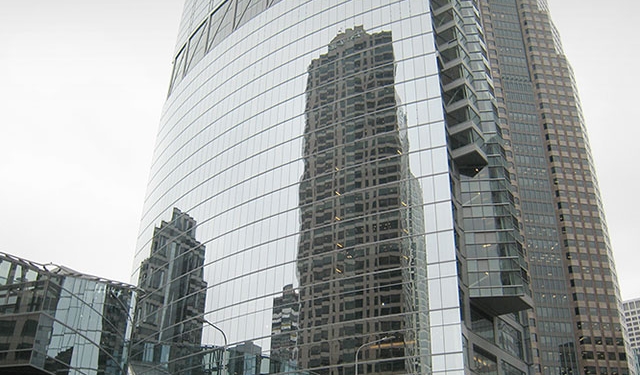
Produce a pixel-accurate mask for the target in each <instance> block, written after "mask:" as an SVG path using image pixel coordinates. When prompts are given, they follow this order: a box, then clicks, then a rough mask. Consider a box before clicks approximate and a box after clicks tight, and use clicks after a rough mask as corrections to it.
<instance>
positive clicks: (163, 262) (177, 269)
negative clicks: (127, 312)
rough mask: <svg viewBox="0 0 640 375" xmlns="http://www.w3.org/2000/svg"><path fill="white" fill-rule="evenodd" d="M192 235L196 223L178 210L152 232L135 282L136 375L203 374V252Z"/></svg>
mask: <svg viewBox="0 0 640 375" xmlns="http://www.w3.org/2000/svg"><path fill="white" fill-rule="evenodd" d="M195 232H196V221H195V220H194V219H193V218H192V217H190V216H189V215H187V214H185V213H183V212H181V211H180V210H179V209H177V208H174V209H173V214H172V216H171V221H170V222H162V224H161V225H160V226H159V227H157V228H155V230H154V235H153V242H152V246H151V254H150V256H149V257H148V258H147V259H145V260H144V261H143V262H142V265H141V272H140V277H139V279H138V288H139V289H140V293H139V295H138V298H137V301H136V312H135V321H136V326H135V330H134V333H133V337H132V345H131V359H132V362H131V365H132V368H133V370H134V371H135V372H136V373H145V372H146V371H149V372H151V373H156V372H158V373H162V372H164V371H166V372H167V373H169V374H176V373H180V374H185V375H190V374H193V375H197V374H203V355H204V353H203V350H204V349H203V348H201V342H202V328H203V324H204V321H203V314H204V304H205V297H206V295H205V291H206V288H207V283H206V282H205V281H204V279H203V276H204V275H203V270H202V265H203V263H204V256H205V247H204V246H203V245H202V244H201V243H200V242H198V241H197V240H196V238H195Z"/></svg>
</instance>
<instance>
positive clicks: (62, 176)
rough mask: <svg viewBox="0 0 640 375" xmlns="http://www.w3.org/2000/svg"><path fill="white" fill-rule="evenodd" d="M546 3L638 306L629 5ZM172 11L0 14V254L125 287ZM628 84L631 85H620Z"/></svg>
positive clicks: (623, 273) (634, 52)
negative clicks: (51, 264) (573, 79)
mask: <svg viewBox="0 0 640 375" xmlns="http://www.w3.org/2000/svg"><path fill="white" fill-rule="evenodd" d="M602 4H603V3H602V1H595V0H549V7H550V9H551V15H552V19H553V20H554V22H555V24H556V26H557V27H558V29H559V31H560V35H561V37H562V41H563V46H564V50H565V53H566V55H567V56H568V58H569V61H570V62H571V65H572V66H573V68H574V72H575V75H576V80H577V83H578V87H579V90H580V96H581V99H582V105H583V109H584V113H585V117H586V119H587V128H588V129H589V138H590V142H591V148H592V152H593V155H594V158H595V165H596V169H597V172H598V179H599V183H600V188H601V193H602V197H603V202H604V207H605V212H606V215H607V222H608V227H609V233H610V236H611V240H612V244H613V249H614V254H615V258H616V263H617V270H618V276H619V279H620V285H621V290H622V297H623V299H630V298H638V297H640V272H637V265H638V262H639V260H640V255H638V254H639V252H638V250H639V246H638V244H637V240H636V235H635V234H636V231H638V232H640V199H635V196H636V194H637V193H636V191H635V186H640V176H638V175H636V174H634V173H629V168H630V167H629V166H630V165H634V164H635V162H636V161H637V160H640V147H638V141H637V140H638V139H640V126H638V124H637V122H638V120H637V119H638V116H636V115H635V113H634V108H636V107H638V106H639V103H638V100H637V99H636V98H637V94H636V91H637V88H640V74H639V73H637V66H638V58H640V56H639V53H640V52H639V51H640V45H639V44H640V38H638V32H637V30H636V29H635V28H636V26H637V24H638V23H639V21H640V19H639V18H640V2H637V1H635V0H609V1H608V2H607V3H606V6H603V5H602ZM182 5H183V0H135V1H131V0H57V1H55V2H54V1H51V0H21V1H10V0H0V228H1V229H0V252H5V253H9V254H13V255H16V256H19V257H23V258H26V259H29V260H33V261H36V262H40V263H49V262H54V263H57V264H63V265H65V266H67V267H70V268H73V269H75V270H78V271H81V272H84V273H88V274H93V275H98V276H101V277H105V278H110V279H114V280H119V281H123V282H129V281H130V279H129V278H130V272H131V266H132V261H133V252H134V249H135V244H136V237H137V233H138V227H139V222H140V217H141V213H142V202H143V200H144V195H145V189H146V184H147V178H148V172H149V168H150V165H151V157H152V152H153V147H154V142H155V135H156V131H157V127H158V123H159V119H160V114H161V111H162V106H163V104H164V101H165V99H166V94H167V88H168V83H169V78H170V74H171V60H172V57H173V53H174V46H175V38H176V35H177V30H178V24H179V21H180V17H181V13H182ZM634 71H636V72H634Z"/></svg>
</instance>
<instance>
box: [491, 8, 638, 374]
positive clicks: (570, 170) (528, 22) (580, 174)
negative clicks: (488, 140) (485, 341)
mask: <svg viewBox="0 0 640 375" xmlns="http://www.w3.org/2000/svg"><path fill="white" fill-rule="evenodd" d="M479 4H480V10H481V12H480V13H481V17H482V22H483V24H484V27H485V36H486V40H487V47H488V56H487V57H488V59H489V60H490V65H491V70H492V73H493V78H494V84H495V92H496V97H497V98H498V115H499V118H500V125H501V126H502V127H503V128H504V129H506V130H508V133H507V132H505V134H506V135H505V138H507V139H508V141H509V143H510V145H511V150H510V153H509V154H508V155H507V156H508V157H509V159H510V161H511V163H512V164H511V173H512V174H513V175H514V176H515V179H514V184H516V185H517V186H518V190H517V192H518V199H519V201H520V207H521V211H522V216H521V222H522V224H523V229H524V234H525V238H526V241H525V242H526V250H527V254H528V258H529V267H530V274H531V288H532V291H533V297H534V301H535V313H536V317H535V318H534V319H535V325H536V328H537V331H538V340H537V346H538V350H537V353H538V355H539V358H540V365H541V368H540V370H541V372H542V373H543V374H551V375H553V374H579V373H584V374H595V373H598V374H616V373H617V374H624V373H627V371H628V370H627V360H626V355H627V349H625V345H624V340H623V330H622V323H623V322H624V321H623V318H622V317H621V315H620V311H621V307H622V306H621V301H620V293H619V288H618V282H617V276H616V272H615V267H614V263H613V255H612V250H611V244H610V241H609V237H608V234H607V228H606V224H605V220H604V214H603V209H602V202H601V200H600V194H599V191H598V185H597V181H596V176H595V172H594V168H593V159H592V157H591V152H590V150H589V144H588V141H587V133H586V129H585V121H584V118H583V117H582V111H581V109H580V103H579V100H578V96H577V89H576V86H575V81H574V79H573V74H572V72H571V69H570V67H569V65H568V63H567V60H566V58H565V56H564V54H563V52H562V46H561V44H560V41H559V37H558V33H557V31H556V30H555V28H554V26H553V24H552V23H551V21H550V19H549V14H548V10H547V9H546V2H545V1H538V0H486V1H481V2H479ZM605 353H606V354H605Z"/></svg>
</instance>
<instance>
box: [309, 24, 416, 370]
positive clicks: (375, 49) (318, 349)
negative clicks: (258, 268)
mask: <svg viewBox="0 0 640 375" xmlns="http://www.w3.org/2000/svg"><path fill="white" fill-rule="evenodd" d="M392 41H393V39H392V36H391V32H380V33H373V34H368V33H367V32H366V31H365V30H364V29H363V28H362V27H356V28H354V29H347V30H345V32H344V33H341V34H338V35H337V36H336V37H335V38H334V39H333V40H332V41H331V42H330V43H329V46H328V50H329V51H328V53H326V54H323V55H321V56H320V57H319V58H318V59H315V60H313V62H312V63H311V65H310V66H309V74H308V80H307V90H306V100H307V106H306V112H305V118H306V127H305V132H304V134H305V144H304V161H305V169H304V174H303V176H302V181H301V183H300V216H301V228H300V229H301V231H300V247H299V252H298V274H299V283H300V322H299V333H298V364H299V366H300V368H303V369H309V370H311V371H314V372H318V373H321V374H322V373H327V374H329V373H330V374H349V373H353V371H354V370H355V369H354V368H351V369H349V368H346V369H345V368H343V366H342V364H344V363H355V355H356V351H357V349H358V348H359V347H360V346H361V345H363V344H365V343H367V342H371V341H376V340H381V339H383V338H385V337H388V339H387V340H384V342H381V343H380V344H379V345H377V346H372V347H368V348H363V351H362V358H360V361H361V363H362V364H363V366H362V369H360V373H362V374H366V373H371V372H373V373H380V374H382V373H394V372H396V373H397V372H401V371H406V372H408V373H414V372H419V371H417V370H418V369H420V368H421V367H424V370H427V369H428V340H424V342H422V343H417V342H416V341H415V339H416V337H417V336H418V335H417V333H416V325H415V324H412V323H413V322H414V321H416V320H419V318H418V317H417V316H416V314H417V308H415V306H416V304H418V303H419V302H418V300H417V297H419V296H420V297H422V298H424V301H423V302H422V303H424V305H425V306H426V303H427V301H426V290H424V289H423V290H422V291H421V292H422V293H423V294H420V293H418V291H417V290H416V279H421V280H426V274H425V271H426V268H425V267H424V265H423V266H422V267H417V266H416V264H418V263H420V262H422V263H423V264H424V260H425V259H426V249H425V247H424V241H420V240H419V239H418V238H420V236H416V237H413V235H415V234H416V233H422V232H421V231H419V230H417V229H418V228H414V227H413V226H412V225H414V224H415V223H418V222H423V221H424V218H423V217H415V218H410V217H409V216H410V215H411V210H412V209H415V207H421V203H422V202H421V197H420V192H419V191H418V192H416V194H414V196H415V197H417V199H419V200H418V201H413V199H412V198H414V196H412V193H411V187H413V186H414V185H412V182H413V179H414V178H413V176H412V175H411V172H410V170H409V168H408V163H407V161H406V156H404V154H405V153H406V152H408V145H407V144H406V143H407V140H406V134H405V132H406V129H404V128H401V127H403V126H404V125H405V124H404V122H403V121H402V120H403V116H402V113H401V111H400V109H399V107H398V104H399V103H397V97H396V91H395V82H394V79H395V60H394V53H393V44H392ZM422 323H423V324H425V325H426V322H424V321H423V322H422ZM405 336H406V337H405ZM406 346H411V347H412V348H411V349H406ZM409 352H410V353H411V356H409V355H408V353H409ZM405 360H407V364H405ZM408 363H411V364H413V365H414V366H416V368H415V369H410V368H408ZM322 368H325V369H326V370H323V369H322Z"/></svg>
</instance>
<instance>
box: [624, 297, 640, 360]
mask: <svg viewBox="0 0 640 375" xmlns="http://www.w3.org/2000/svg"><path fill="white" fill-rule="evenodd" d="M623 308H624V318H625V325H626V328H627V334H628V336H629V346H630V347H631V349H632V350H633V355H634V356H635V359H636V366H637V367H636V368H637V369H640V298H636V299H632V300H629V301H624V303H623ZM629 363H631V361H630V362H629Z"/></svg>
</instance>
